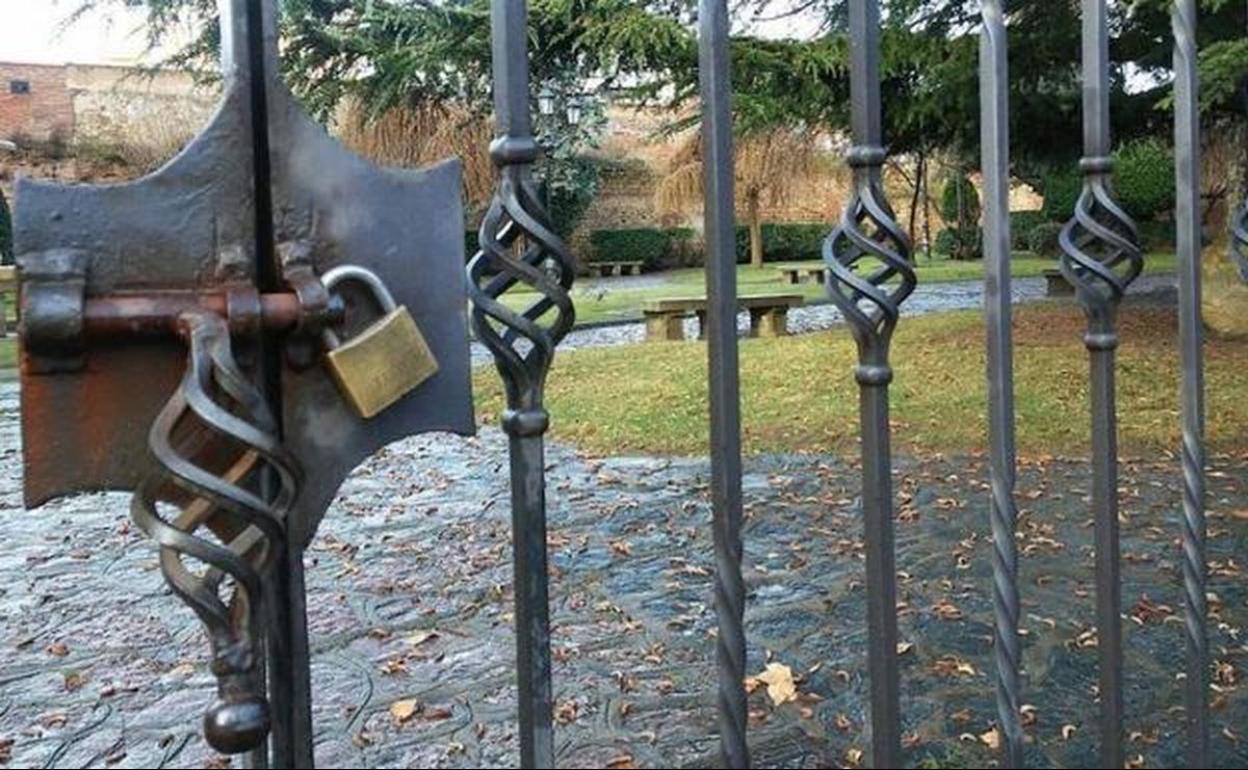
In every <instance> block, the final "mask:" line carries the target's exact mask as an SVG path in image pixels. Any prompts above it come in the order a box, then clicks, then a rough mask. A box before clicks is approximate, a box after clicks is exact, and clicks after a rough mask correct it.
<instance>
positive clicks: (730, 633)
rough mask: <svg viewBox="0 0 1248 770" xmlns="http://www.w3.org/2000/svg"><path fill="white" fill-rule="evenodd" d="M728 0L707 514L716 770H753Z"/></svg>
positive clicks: (709, 121) (713, 112)
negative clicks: (725, 769) (747, 685)
mask: <svg viewBox="0 0 1248 770" xmlns="http://www.w3.org/2000/svg"><path fill="white" fill-rule="evenodd" d="M730 29H731V27H730V21H729V11H728V3H727V2H726V0H701V2H700V3H699V5H698V79H699V85H700V87H701V94H702V146H703V148H704V149H705V151H706V157H705V161H704V163H703V164H702V166H703V179H704V182H703V193H704V205H703V211H704V212H705V224H706V226H705V233H706V289H707V318H706V320H707V323H706V326H707V329H706V332H707V333H706V339H707V394H708V402H709V406H710V410H709V413H710V421H711V426H710V434H711V442H710V455H711V514H712V537H713V541H714V548H715V617H716V622H717V625H718V630H719V633H718V635H717V637H716V639H715V658H716V661H715V662H716V672H717V677H716V698H717V715H718V719H719V747H720V754H721V765H720V766H721V767H729V768H746V767H749V766H750V747H749V744H748V742H747V741H746V731H747V726H748V722H749V703H748V696H747V693H746V691H745V664H746V661H745V653H746V641H745V579H744V577H743V575H742V573H741V559H742V554H743V552H744V543H743V542H742V538H741V520H742V517H743V513H742V511H743V504H742V499H741V382H740V362H739V351H738V349H737V259H736V250H735V244H734V237H733V231H734V224H735V222H734V219H733V214H734V207H733V201H734V198H735V193H734V190H733V185H734V179H733V168H734V165H735V164H734V153H733V126H732V108H731V99H732V82H731V76H730V73H729V70H730V68H729V56H730V53H729V44H730V43H729V41H730Z"/></svg>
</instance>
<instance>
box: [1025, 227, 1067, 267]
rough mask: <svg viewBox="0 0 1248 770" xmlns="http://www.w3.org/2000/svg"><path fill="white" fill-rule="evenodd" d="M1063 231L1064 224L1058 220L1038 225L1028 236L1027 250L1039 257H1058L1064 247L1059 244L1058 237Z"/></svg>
mask: <svg viewBox="0 0 1248 770" xmlns="http://www.w3.org/2000/svg"><path fill="white" fill-rule="evenodd" d="M1061 232H1062V225H1059V224H1057V223H1056V222H1045V223H1043V224H1039V225H1036V226H1035V227H1033V228H1032V229H1031V233H1030V234H1029V235H1028V236H1027V250H1028V251H1030V252H1031V253H1032V254H1035V255H1036V256H1037V257H1048V258H1050V259H1057V257H1058V255H1060V254H1061V252H1062V247H1061V246H1060V245H1059V244H1058V239H1057V237H1058V235H1060V234H1061Z"/></svg>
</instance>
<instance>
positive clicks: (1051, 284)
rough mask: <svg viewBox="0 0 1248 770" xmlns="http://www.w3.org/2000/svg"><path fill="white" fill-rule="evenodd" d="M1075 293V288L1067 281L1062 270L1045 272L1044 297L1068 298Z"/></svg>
mask: <svg viewBox="0 0 1248 770" xmlns="http://www.w3.org/2000/svg"><path fill="white" fill-rule="evenodd" d="M1074 293H1075V287H1074V286H1071V285H1070V281H1068V280H1066V276H1064V275H1062V271H1061V270H1045V271H1044V295H1045V296H1046V297H1067V296H1070V295H1071V294H1074Z"/></svg>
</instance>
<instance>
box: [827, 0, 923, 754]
mask: <svg viewBox="0 0 1248 770" xmlns="http://www.w3.org/2000/svg"><path fill="white" fill-rule="evenodd" d="M849 45H850V48H849V57H850V101H851V124H852V129H853V143H854V144H853V147H852V148H851V149H850V151H849V156H848V158H847V160H848V163H849V166H850V167H851V168H852V169H853V174H854V188H853V194H852V196H851V197H850V200H849V203H848V204H847V205H846V207H845V212H844V214H843V215H842V217H841V222H840V224H839V225H838V226H837V227H836V229H835V230H833V231H832V234H831V235H829V236H828V238H827V240H825V241H824V246H823V258H824V262H825V264H826V265H827V266H828V271H829V276H830V277H829V280H828V285H827V289H828V296H829V298H830V299H831V300H832V302H833V303H835V304H836V306H837V307H838V309H840V311H841V313H842V314H843V315H844V316H845V319H846V322H847V323H848V325H849V328H850V331H851V332H852V333H853V335H854V339H855V341H856V342H857V344H858V366H857V368H856V369H855V379H857V381H858V385H859V390H860V393H859V398H860V415H859V416H860V420H861V428H862V515H863V529H864V542H865V546H866V573H867V635H868V648H867V671H868V675H869V677H870V689H871V747H872V763H873V765H874V766H875V767H897V766H898V762H900V760H901V738H900V734H901V714H900V709H899V701H898V672H897V598H896V595H897V587H896V569H895V566H894V558H895V556H894V549H893V491H892V458H891V454H890V447H889V438H890V437H889V424H888V412H889V407H888V385H889V383H890V382H891V381H892V378H893V370H892V367H891V366H890V365H889V361H888V351H889V345H890V342H891V339H892V333H893V329H894V328H895V327H896V324H897V319H898V315H899V313H900V306H901V303H902V302H904V301H905V299H906V298H907V297H908V296H909V295H910V293H911V292H912V291H913V290H914V286H915V276H914V269H913V266H912V265H911V264H910V260H911V253H912V248H911V246H910V242H909V240H908V239H907V238H906V235H905V233H904V232H903V231H902V229H901V227H900V226H898V224H897V222H896V218H895V215H894V214H893V211H892V208H891V207H890V206H889V203H888V196H887V195H886V194H885V191H884V182H883V166H884V161H885V159H886V156H887V153H886V152H885V149H884V147H883V129H882V123H881V112H880V6H879V2H878V0H851V2H850V3H849Z"/></svg>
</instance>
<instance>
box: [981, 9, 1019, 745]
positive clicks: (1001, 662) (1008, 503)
mask: <svg viewBox="0 0 1248 770" xmlns="http://www.w3.org/2000/svg"><path fill="white" fill-rule="evenodd" d="M983 17H984V28H983V32H982V33H981V37H980V55H979V56H980V61H979V82H980V130H981V141H980V144H981V151H982V154H983V157H982V161H981V163H982V165H983V173H984V281H985V283H984V317H985V320H986V321H987V325H988V330H987V333H988V338H987V339H988V448H989V464H990V473H991V488H992V491H991V496H990V499H989V501H988V505H989V521H990V523H991V526H992V598H993V612H994V615H995V624H994V634H993V648H992V649H993V654H994V656H995V657H996V662H997V720H998V722H999V726H1000V731H1001V752H1002V756H1001V759H1002V762H1003V764H1005V765H1006V766H1008V767H1021V766H1022V764H1023V728H1022V722H1021V718H1020V714H1019V706H1020V701H1019V698H1020V693H1019V690H1020V684H1019V678H1020V673H1019V635H1018V623H1019V601H1018V545H1017V542H1016V540H1015V527H1016V525H1017V521H1018V510H1017V508H1016V506H1015V502H1014V484H1015V477H1016V474H1017V463H1016V460H1015V454H1014V452H1015V450H1014V347H1013V339H1012V336H1011V316H1012V312H1011V307H1010V303H1011V298H1012V295H1011V291H1010V256H1011V254H1010V110H1009V92H1010V89H1009V57H1008V51H1007V47H1008V42H1007V41H1006V31H1005V13H1004V9H1003V7H1002V2H1001V0H985V2H984V3H983Z"/></svg>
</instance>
